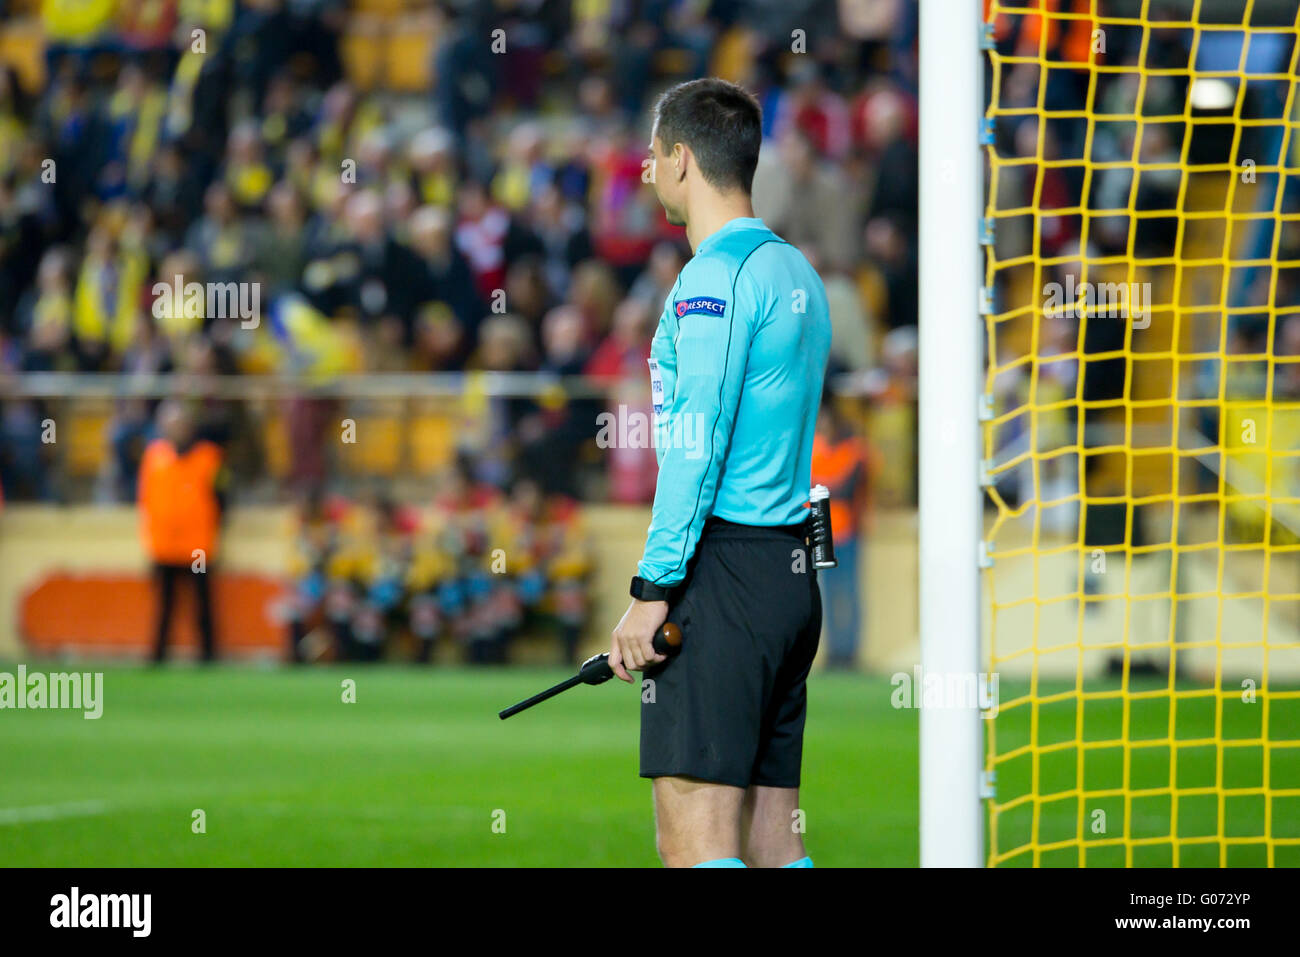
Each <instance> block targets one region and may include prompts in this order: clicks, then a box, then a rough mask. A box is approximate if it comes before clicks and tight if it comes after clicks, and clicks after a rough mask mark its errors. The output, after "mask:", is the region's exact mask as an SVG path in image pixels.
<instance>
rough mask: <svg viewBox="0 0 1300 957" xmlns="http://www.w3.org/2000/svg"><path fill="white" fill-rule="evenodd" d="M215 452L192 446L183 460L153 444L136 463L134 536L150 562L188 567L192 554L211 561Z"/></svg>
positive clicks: (168, 447)
mask: <svg viewBox="0 0 1300 957" xmlns="http://www.w3.org/2000/svg"><path fill="white" fill-rule="evenodd" d="M220 471H221V450H220V449H219V448H217V446H215V445H213V444H212V443H211V442H205V441H200V442H195V443H194V444H193V445H192V446H190V448H189V449H187V450H186V451H185V452H184V454H180V455H178V454H177V452H176V447H175V446H173V445H172V444H171V443H170V442H168V441H167V440H166V439H154V441H152V442H150V443H149V446H148V448H146V449H145V452H144V458H143V460H141V462H140V490H139V491H140V495H139V498H140V533H141V537H142V538H143V539H144V547H145V550H146V551H147V552H148V553H149V557H151V558H152V559H153V560H154V561H155V562H159V563H161V564H166V565H189V564H192V563H193V561H194V559H195V557H196V556H195V554H194V551H195V549H202V550H203V554H204V556H205V560H211V559H212V557H213V556H214V555H215V553H216V549H217V522H218V519H219V514H218V512H219V506H218V504H217V492H216V485H217V474H218V473H219V472H220Z"/></svg>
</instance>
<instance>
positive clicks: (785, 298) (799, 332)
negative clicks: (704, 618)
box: [637, 217, 831, 586]
mask: <svg viewBox="0 0 1300 957" xmlns="http://www.w3.org/2000/svg"><path fill="white" fill-rule="evenodd" d="M830 330H831V327H830V316H829V314H828V311H827V306H826V290H825V289H824V288H823V286H822V282H821V279H820V278H819V277H818V275H817V273H816V271H815V270H814V269H813V268H812V266H811V265H809V263H808V260H807V259H805V258H804V256H803V254H802V253H800V252H799V250H798V249H796V248H795V247H793V246H791V245H790V244H789V243H787V242H785V241H784V240H783V239H781V238H780V237H779V236H777V235H776V234H775V233H773V232H772V231H771V230H770V229H768V228H767V226H765V225H764V224H763V221H762V220H761V219H756V218H748V217H745V218H738V219H733V220H731V221H730V222H729V223H727V224H726V225H725V226H723V227H722V228H721V229H719V230H718V231H717V232H715V233H713V234H712V235H710V236H709V237H707V238H706V239H705V240H704V241H703V242H701V243H700V244H699V247H698V248H697V249H696V250H695V255H694V257H693V258H692V259H691V260H690V262H688V263H687V264H686V266H685V267H684V268H683V269H682V271H681V274H680V275H679V276H678V278H677V284H676V285H675V286H674V287H673V290H672V292H671V293H669V294H668V298H667V300H666V301H665V303H664V313H663V317H662V318H661V319H660V320H659V327H658V329H657V330H656V331H655V337H654V342H653V344H652V346H651V349H650V385H651V394H652V398H653V401H654V408H655V445H656V448H655V453H656V457H657V458H658V461H659V481H658V485H657V486H656V488H655V501H654V512H653V515H652V517H651V520H650V530H649V533H648V535H647V537H646V547H645V554H644V555H643V557H642V559H641V562H640V564H639V565H638V566H637V568H638V574H639V575H640V576H641V577H642V578H644V579H645V580H647V581H650V582H654V583H655V584H657V585H661V586H671V585H675V584H677V583H679V582H680V581H681V580H682V578H683V577H684V575H685V573H686V564H687V562H688V561H690V559H691V556H692V555H694V553H695V546H696V544H697V543H698V541H699V537H700V533H701V531H702V530H703V528H704V522H705V520H706V519H708V518H709V516H711V515H713V516H717V517H718V518H723V519H727V520H728V521H732V522H739V523H741V524H745V525H794V524H796V523H799V522H802V521H803V520H804V517H805V516H806V514H807V511H806V509H805V508H804V505H805V503H806V502H807V501H808V491H809V483H810V472H811V468H812V444H813V432H814V429H815V428H816V424H817V408H818V404H819V401H820V398H821V392H822V382H823V378H824V376H825V372H826V359H827V356H828V354H829V352H830V343H831V331H830Z"/></svg>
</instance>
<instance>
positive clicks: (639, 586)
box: [630, 575, 672, 601]
mask: <svg viewBox="0 0 1300 957" xmlns="http://www.w3.org/2000/svg"><path fill="white" fill-rule="evenodd" d="M630 591H631V593H632V597H633V598H635V599H636V600H637V601H667V600H668V596H669V595H671V594H672V589H671V588H664V587H663V586H662V585H656V584H654V583H653V582H648V581H646V580H645V579H644V578H642V577H641V576H640V575H634V576H633V577H632V587H631V589H630Z"/></svg>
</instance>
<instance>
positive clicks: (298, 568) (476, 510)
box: [284, 463, 590, 663]
mask: <svg viewBox="0 0 1300 957" xmlns="http://www.w3.org/2000/svg"><path fill="white" fill-rule="evenodd" d="M297 543H298V544H297V549H296V554H295V560H294V564H293V575H294V579H295V584H294V588H293V591H292V593H291V595H290V597H289V599H288V601H287V602H286V606H285V608H284V615H285V618H286V619H287V620H288V624H289V637H290V648H289V653H290V658H291V660H293V661H314V660H319V659H322V658H326V659H329V660H335V661H375V660H378V659H380V658H384V657H386V658H390V659H391V658H395V657H399V658H400V657H406V658H409V659H411V660H415V661H419V662H428V661H430V660H431V659H432V657H433V656H434V655H435V654H436V653H437V652H438V650H439V648H440V647H445V648H447V649H448V653H449V654H452V655H454V657H455V658H456V659H457V660H467V661H470V662H474V663H499V662H504V661H505V660H506V659H507V654H508V650H509V647H510V644H511V642H512V640H513V639H514V638H516V637H517V636H518V635H519V634H521V633H522V632H525V631H528V632H529V633H538V632H543V631H549V632H550V633H552V634H553V635H555V636H556V637H557V638H558V639H559V642H560V645H561V647H562V649H563V654H564V657H565V660H566V661H568V662H571V663H572V662H576V658H577V653H578V643H579V639H580V638H581V636H582V630H583V626H584V624H585V622H586V617H587V607H588V597H587V579H588V573H589V571H590V556H589V553H588V545H587V540H586V534H585V531H584V527H583V524H582V519H581V514H580V511H579V509H578V508H577V506H576V503H574V502H573V501H572V500H570V499H565V498H562V497H559V496H544V495H543V494H542V492H541V490H540V488H539V487H538V486H537V484H536V483H535V482H533V481H532V480H529V479H520V480H518V481H516V482H515V483H514V484H513V485H512V486H511V487H510V489H509V490H508V491H507V492H505V493H502V492H500V491H498V490H497V489H495V488H494V487H492V486H490V485H485V484H483V483H480V482H477V481H476V480H475V479H474V477H473V471H472V469H471V468H470V467H469V466H468V464H466V463H462V464H461V465H460V466H459V467H457V468H455V469H453V470H451V471H449V472H448V475H447V478H446V481H445V482H443V483H442V487H441V489H440V491H439V492H438V494H437V495H436V496H435V497H434V499H433V502H432V505H431V506H430V507H429V508H427V509H417V508H412V507H408V506H402V505H397V504H395V503H394V502H392V501H391V500H389V499H387V498H385V497H382V496H380V497H373V498H371V499H368V500H359V501H348V500H345V499H342V498H339V497H336V496H332V497H328V498H324V497H315V498H313V499H311V500H310V501H309V502H308V503H307V504H306V506H305V507H304V508H303V509H302V512H301V514H300V518H299V527H298V535H297ZM453 649H454V650H453Z"/></svg>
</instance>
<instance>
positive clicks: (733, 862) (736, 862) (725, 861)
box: [695, 857, 812, 867]
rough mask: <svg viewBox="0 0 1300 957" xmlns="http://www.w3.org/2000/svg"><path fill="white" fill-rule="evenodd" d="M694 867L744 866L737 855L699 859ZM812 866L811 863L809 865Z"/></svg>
mask: <svg viewBox="0 0 1300 957" xmlns="http://www.w3.org/2000/svg"><path fill="white" fill-rule="evenodd" d="M695 866H696V867H744V866H745V862H744V861H742V860H741V859H740V858H738V857H719V858H718V859H717V860H715V861H701V862H700V863H699V864H696V865H695ZM809 866H810V867H811V866H812V865H811V864H810V865H809Z"/></svg>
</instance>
